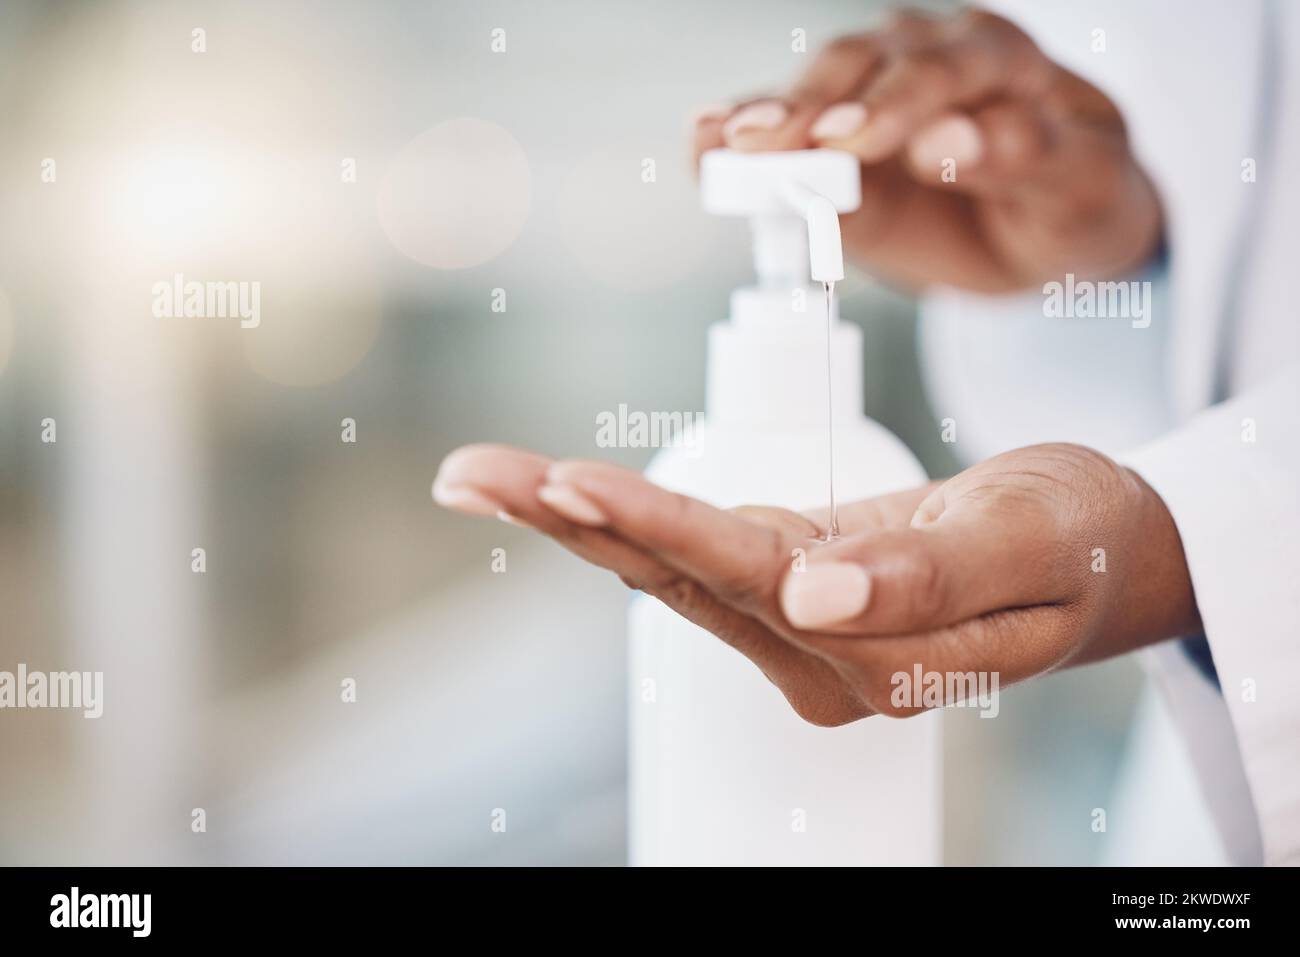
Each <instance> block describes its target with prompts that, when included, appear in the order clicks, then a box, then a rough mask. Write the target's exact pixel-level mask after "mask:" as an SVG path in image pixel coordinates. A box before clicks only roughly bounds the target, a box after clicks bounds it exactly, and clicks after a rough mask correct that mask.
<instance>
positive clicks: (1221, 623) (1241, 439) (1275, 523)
mask: <svg viewBox="0 0 1300 957" xmlns="http://www.w3.org/2000/svg"><path fill="white" fill-rule="evenodd" d="M1298 420H1300V365H1297V366H1293V367H1290V368H1289V369H1288V370H1287V371H1286V372H1284V373H1283V374H1282V375H1281V376H1279V377H1277V378H1276V379H1274V380H1271V381H1270V382H1268V383H1267V384H1265V385H1262V386H1260V387H1257V388H1255V389H1253V390H1251V391H1248V392H1244V393H1241V394H1239V395H1237V396H1235V397H1234V398H1232V399H1230V400H1228V401H1227V402H1224V403H1222V404H1220V405H1217V406H1214V407H1213V408H1210V409H1208V410H1206V411H1205V412H1203V413H1201V414H1200V415H1198V416H1196V417H1195V418H1193V419H1191V420H1190V421H1189V422H1188V423H1187V424H1186V425H1184V426H1183V427H1182V428H1180V429H1178V430H1176V431H1174V432H1171V433H1169V434H1167V435H1165V436H1163V437H1162V438H1160V439H1158V440H1156V441H1155V442H1152V443H1151V444H1149V445H1147V446H1144V447H1143V448H1141V449H1138V450H1137V451H1135V452H1132V453H1130V454H1128V455H1125V456H1122V457H1121V461H1123V462H1124V464H1126V465H1127V466H1129V467H1130V468H1132V469H1133V470H1134V471H1136V472H1137V473H1138V474H1139V475H1141V476H1142V477H1143V478H1144V479H1145V480H1146V481H1147V483H1148V484H1150V485H1151V486H1152V488H1154V489H1155V490H1156V492H1157V493H1158V494H1159V495H1160V496H1161V498H1162V499H1164V502H1165V505H1166V506H1167V507H1168V509H1169V511H1170V514H1171V515H1172V516H1173V518H1174V522H1175V523H1176V525H1177V526H1178V532H1179V535H1180V536H1181V537H1182V541H1183V550H1184V552H1185V553H1186V556H1187V565H1188V569H1189V570H1190V572H1191V578H1192V585H1193V587H1194V589H1195V591H1196V601H1197V604H1198V606H1199V607H1200V611H1201V620H1202V624H1203V625H1204V630H1205V635H1206V638H1207V639H1208V640H1209V645H1210V650H1211V653H1212V654H1213V657H1214V665H1215V669H1216V670H1217V671H1218V675H1219V683H1220V688H1221V689H1222V695H1223V697H1222V701H1223V705H1224V706H1225V707H1226V710H1227V713H1228V715H1229V716H1230V718H1231V729H1232V733H1233V737H1234V738H1235V742H1236V746H1237V749H1238V751H1239V752H1240V755H1241V765H1242V768H1243V769H1244V772H1245V778H1246V783H1247V784H1248V786H1249V793H1250V796H1251V800H1252V802H1253V804H1254V809H1255V815H1256V817H1257V819H1258V823H1259V836H1260V838H1261V839H1262V842H1263V848H1262V851H1263V859H1264V862H1265V863H1268V864H1283V863H1287V864H1300V694H1297V693H1296V687H1295V685H1296V682H1297V681H1298V680H1300V421H1298ZM1176 651H1177V649H1175V648H1173V647H1172V646H1170V647H1165V648H1163V649H1161V650H1160V652H1159V653H1158V654H1155V655H1152V656H1150V657H1149V659H1148V663H1149V664H1150V663H1155V664H1156V666H1157V671H1160V670H1163V671H1164V674H1163V675H1158V676H1157V680H1158V682H1159V683H1160V684H1161V686H1162V688H1163V689H1164V691H1165V692H1166V694H1168V695H1169V696H1170V697H1171V698H1173V699H1174V700H1172V701H1171V704H1172V705H1173V708H1172V711H1173V713H1174V714H1175V716H1176V718H1177V717H1178V716H1180V715H1182V716H1186V720H1183V721H1180V723H1181V724H1182V730H1183V732H1184V735H1185V736H1186V737H1187V738H1188V745H1189V748H1190V749H1191V750H1192V752H1193V760H1194V762H1195V760H1196V759H1195V752H1196V750H1197V749H1198V747H1200V746H1213V745H1214V744H1215V742H1214V741H1212V740H1208V738H1209V737H1212V735H1211V734H1210V733H1209V731H1208V730H1207V728H1206V725H1205V723H1204V722H1200V723H1199V724H1198V723H1197V719H1198V716H1203V712H1204V709H1205V707H1206V705H1205V687H1204V681H1203V679H1201V678H1200V676H1199V675H1198V674H1195V673H1194V672H1193V671H1192V670H1191V669H1188V668H1187V667H1186V661H1185V660H1184V661H1182V662H1180V661H1179V660H1178V655H1177V654H1176V653H1175V652H1176ZM1198 763H1199V762H1198ZM1211 790H1213V789H1211ZM1213 800H1214V799H1213V796H1211V802H1212V803H1213ZM1238 837H1241V839H1242V841H1246V840H1247V839H1246V838H1244V837H1242V836H1240V835H1239V836H1238ZM1229 842H1230V843H1232V842H1233V841H1232V838H1231V836H1229Z"/></svg>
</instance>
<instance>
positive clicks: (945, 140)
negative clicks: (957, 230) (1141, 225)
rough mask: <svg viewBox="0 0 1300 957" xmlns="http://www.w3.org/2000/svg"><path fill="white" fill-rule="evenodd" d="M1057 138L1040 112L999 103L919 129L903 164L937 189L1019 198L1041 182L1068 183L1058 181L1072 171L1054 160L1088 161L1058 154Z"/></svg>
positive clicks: (952, 114) (1013, 102)
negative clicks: (1048, 180)
mask: <svg viewBox="0 0 1300 957" xmlns="http://www.w3.org/2000/svg"><path fill="white" fill-rule="evenodd" d="M1057 139H1058V137H1057V135H1056V130H1055V128H1054V126H1053V124H1051V123H1050V121H1049V120H1048V119H1047V117H1046V116H1045V115H1044V113H1043V112H1042V110H1040V109H1038V108H1037V107H1036V106H1034V105H1032V104H1029V103H1026V102H1024V101H1019V100H1001V101H998V102H997V103H994V104H993V105H990V106H987V107H984V108H982V109H979V110H977V111H975V112H974V113H971V114H967V113H960V112H951V111H950V112H945V113H943V114H941V115H940V116H938V117H937V118H936V119H934V120H932V121H931V122H930V123H928V124H927V125H925V126H923V127H922V128H921V129H919V130H918V131H917V132H916V133H915V134H914V135H913V136H912V137H911V138H910V139H909V140H908V141H907V146H906V156H907V163H906V165H907V169H908V172H909V173H910V174H911V175H912V177H913V178H914V179H916V180H917V181H918V182H920V183H922V184H923V185H926V186H931V187H934V188H938V189H949V190H952V191H953V192H959V193H973V194H977V195H987V194H990V193H992V194H1010V193H1016V192H1021V193H1023V192H1025V191H1027V190H1028V189H1029V188H1030V187H1031V186H1032V185H1033V184H1034V183H1036V182H1041V181H1042V180H1043V178H1044V177H1050V181H1051V182H1053V183H1056V184H1057V185H1058V186H1059V184H1060V183H1061V182H1063V181H1068V180H1062V178H1061V177H1062V176H1069V175H1070V172H1071V171H1070V170H1069V169H1065V168H1062V166H1061V165H1060V163H1058V162H1056V161H1057V160H1058V159H1061V160H1068V161H1069V163H1070V165H1073V166H1077V165H1078V164H1079V163H1085V162H1087V160H1088V159H1089V157H1084V156H1077V155H1076V156H1065V155H1062V154H1060V153H1059V151H1058V150H1059V146H1058V143H1057ZM1049 161H1051V166H1050V168H1049V166H1048V164H1049ZM1074 172H1076V173H1083V172H1085V170H1084V169H1076V170H1074Z"/></svg>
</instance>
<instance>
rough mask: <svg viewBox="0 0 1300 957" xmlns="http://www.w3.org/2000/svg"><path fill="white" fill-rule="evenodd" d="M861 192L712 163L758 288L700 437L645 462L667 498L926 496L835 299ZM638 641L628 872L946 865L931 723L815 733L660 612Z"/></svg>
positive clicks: (704, 187) (790, 171) (722, 327)
mask: <svg viewBox="0 0 1300 957" xmlns="http://www.w3.org/2000/svg"><path fill="white" fill-rule="evenodd" d="M858 177H859V170H858V164H857V160H856V159H855V158H854V157H852V156H850V155H848V154H846V153H840V152H836V151H831V150H809V151H803V152H785V153H757V154H755V153H749V154H743V153H736V152H732V151H728V150H714V151H711V152H709V153H707V154H705V156H704V158H703V161H702V164H701V191H702V194H703V203H704V208H705V209H706V210H707V211H708V212H711V213H715V214H720V215H727V216H745V217H747V218H748V219H749V221H750V224H751V227H752V233H753V242H754V268H755V272H756V274H757V281H756V283H755V285H753V286H749V287H745V288H741V289H737V290H736V291H735V292H733V293H732V296H731V310H730V311H731V316H730V318H729V319H727V320H725V321H722V322H718V323H715V324H714V325H713V326H712V327H711V328H710V330H709V361H708V382H707V390H706V393H707V399H706V416H705V422H704V423H703V424H702V425H700V426H699V427H698V428H697V432H696V441H695V442H694V443H692V445H691V447H674V448H667V449H664V450H663V451H662V452H661V453H660V454H659V455H658V456H657V457H656V458H655V460H654V461H653V462H652V463H651V466H650V468H649V470H648V474H649V476H650V478H651V479H653V480H654V481H656V482H658V483H659V484H660V485H663V486H665V487H667V488H671V489H674V490H676V491H680V492H684V493H686V494H689V495H693V496H695V497H696V498H700V499H703V500H704V501H707V502H711V503H713V504H714V505H717V506H719V507H723V508H727V507H732V506H736V505H743V504H759V505H781V506H785V507H787V508H792V509H799V510H802V509H808V508H816V507H822V506H825V505H827V504H830V503H833V502H834V501H835V499H836V493H837V492H838V493H839V495H840V497H842V498H844V500H846V501H851V500H854V499H858V498H865V497H869V496H873V495H880V494H884V493H886V492H890V491H895V490H897V489H902V488H908V487H912V486H915V485H919V484H921V483H922V482H924V481H925V473H924V471H923V470H922V469H921V467H920V465H919V463H918V462H917V461H916V459H915V457H914V456H913V455H912V454H911V453H910V452H909V451H908V450H907V448H906V447H905V446H904V445H903V444H902V443H901V442H899V440H898V439H897V438H895V437H894V436H893V435H891V434H890V433H889V432H888V431H886V430H885V429H884V428H882V427H881V426H880V425H878V424H876V423H874V422H872V421H871V420H869V419H867V418H866V417H865V416H864V415H863V412H862V339H861V332H860V331H859V329H858V328H857V327H856V326H854V325H852V324H850V323H845V322H841V321H839V318H838V314H837V309H836V303H835V300H834V296H833V290H834V284H835V283H836V282H838V281H839V280H841V279H843V276H844V273H843V268H844V267H843V256H842V252H841V248H840V232H839V216H838V214H839V213H843V212H849V211H851V210H853V209H856V208H857V206H858V203H859V202H860V196H859V178H858ZM814 282H815V283H816V285H814V284H813V283H814ZM823 312H824V314H825V316H826V323H825V327H824V329H823V327H822V323H821V322H820V321H819V319H820V316H821V314H822V313H823ZM828 420H829V423H830V427H829V429H828ZM828 431H829V433H830V435H829V436H828V435H827V433H828ZM823 436H826V437H827V439H829V440H830V441H828V442H827V444H825V445H823V444H822V443H823V442H824V441H826V439H824V438H823ZM823 462H827V463H829V466H830V471H831V476H830V478H831V488H830V496H829V498H830V503H828V496H827V482H826V476H825V474H824V472H823V469H822V468H821V467H819V465H818V463H823ZM837 478H838V480H839V481H838V482H836V481H835V480H836V479H837ZM829 532H830V537H834V535H835V534H836V513H835V511H834V509H833V510H832V518H831V524H830V529H829ZM810 544H814V545H815V543H810ZM795 559H796V556H791V561H792V562H793V561H795ZM629 631H630V649H629V655H630V681H631V689H630V690H631V693H630V696H629V697H630V702H631V704H630V707H631V714H630V716H629V718H630V721H629V723H630V737H631V741H630V746H631V757H630V789H631V794H630V806H631V807H630V810H631V825H630V843H631V856H632V862H633V863H634V864H643V865H654V864H849V865H851V864H937V863H939V859H940V831H939V827H940V805H939V786H940V776H939V760H940V738H939V724H938V719H939V716H938V715H937V714H932V715H925V716H922V717H917V718H911V719H908V720H906V721H892V720H888V719H885V718H870V719H867V720H865V721H858V722H855V723H853V724H850V725H845V726H843V727H840V728H818V727H814V726H812V725H810V724H807V723H806V722H804V721H803V720H802V719H801V718H800V717H799V716H798V715H796V714H795V713H794V711H793V710H792V709H791V708H790V706H789V704H788V703H787V702H786V700H785V698H784V696H783V695H782V694H781V693H780V691H778V690H777V689H776V687H775V686H774V685H772V684H771V683H770V682H769V681H768V680H767V678H766V677H765V676H764V675H763V674H762V673H761V672H760V671H759V670H758V669H757V668H756V667H755V666H754V665H753V664H752V663H750V662H749V660H748V659H746V658H745V657H743V656H742V655H741V654H740V653H739V652H737V651H735V650H734V649H732V648H730V647H729V646H727V645H726V644H725V643H723V642H722V641H720V640H719V639H718V638H716V637H714V636H713V635H710V634H708V633H707V632H705V631H703V630H702V629H700V628H699V627H697V626H695V625H693V624H691V623H690V622H688V621H686V620H685V619H683V618H681V617H680V616H678V615H677V614H675V613H674V612H672V611H671V610H669V609H668V608H667V607H666V606H665V605H663V604H661V603H660V602H658V601H657V600H655V599H653V598H650V597H648V596H645V595H638V596H636V597H635V598H634V599H633V601H632V604H631V607H630V609H629ZM846 640H848V639H846Z"/></svg>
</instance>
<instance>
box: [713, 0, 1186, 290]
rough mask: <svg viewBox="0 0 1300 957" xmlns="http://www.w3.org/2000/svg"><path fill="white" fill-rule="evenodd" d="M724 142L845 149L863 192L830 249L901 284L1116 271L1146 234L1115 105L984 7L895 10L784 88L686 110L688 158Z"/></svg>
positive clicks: (1151, 218)
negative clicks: (691, 125) (886, 22)
mask: <svg viewBox="0 0 1300 957" xmlns="http://www.w3.org/2000/svg"><path fill="white" fill-rule="evenodd" d="M724 145H725V146H729V147H732V148H734V149H739V150H792V149H807V148H811V147H816V146H826V147H832V148H835V149H843V150H848V151H850V152H852V153H856V154H857V155H858V157H860V158H861V160H862V191H863V202H862V208H861V209H860V210H858V211H857V212H856V213H853V214H851V215H848V216H845V217H844V218H843V229H844V242H845V248H846V250H847V251H848V252H849V254H850V255H852V256H853V257H855V258H857V259H859V260H860V261H861V262H862V263H863V265H865V266H866V267H867V268H869V269H871V270H873V271H875V272H877V273H879V274H880V275H881V276H882V277H883V278H885V279H887V280H891V281H894V282H896V283H899V284H901V285H904V286H907V287H911V288H920V287H924V286H928V285H931V284H935V283H939V284H944V285H950V286H956V287H959V288H964V289H971V290H976V291H981V292H1004V291H1011V290H1017V289H1024V288H1029V287H1032V286H1037V285H1041V284H1042V283H1043V282H1046V281H1048V280H1051V279H1060V278H1061V277H1062V276H1063V275H1064V274H1065V273H1066V272H1073V273H1075V274H1076V275H1079V276H1080V277H1081V278H1082V277H1090V278H1105V277H1107V276H1114V275H1122V274H1125V273H1128V272H1131V271H1133V270H1135V269H1137V268H1139V267H1140V266H1142V265H1143V264H1144V263H1145V262H1146V261H1147V260H1148V259H1149V258H1150V257H1151V256H1152V255H1153V253H1154V252H1155V250H1156V248H1157V246H1158V244H1159V239H1160V235H1161V230H1162V225H1161V223H1162V217H1161V212H1160V204H1159V201H1158V199H1157V196H1156V192H1155V189H1154V188H1153V187H1152V185H1151V182H1150V180H1148V178H1147V177H1146V175H1145V174H1144V173H1143V172H1142V170H1141V169H1140V168H1139V167H1138V164H1137V162H1136V161H1135V160H1134V158H1133V155H1132V153H1131V152H1130V150H1129V146H1128V139H1127V136H1126V134H1125V130H1124V122H1123V120H1122V118H1121V117H1120V114H1119V111H1118V110H1117V109H1116V108H1115V106H1114V105H1113V104H1112V103H1111V102H1110V101H1109V100H1108V99H1107V98H1106V97H1105V96H1104V95H1103V94H1102V93H1101V92H1100V91H1098V90H1097V89H1096V88H1094V87H1092V86H1091V85H1089V84H1088V83H1086V82H1085V81H1084V80H1082V79H1080V78H1079V77H1077V76H1075V75H1073V74H1072V73H1069V72H1067V71H1066V70H1064V69H1062V68H1061V67H1059V66H1057V65H1056V64H1055V63H1053V62H1052V61H1051V60H1049V59H1048V58H1047V57H1046V56H1045V55H1044V54H1043V53H1042V52H1041V51H1040V50H1039V49H1038V48H1037V47H1035V46H1034V44H1033V42H1032V41H1031V40H1030V39H1029V38H1028V37H1027V36H1026V35H1025V34H1024V33H1023V32H1021V31H1020V30H1019V29H1018V28H1017V27H1015V26H1013V25H1012V24H1011V23H1010V22H1008V21H1007V20H1004V19H1002V18H1000V17H996V16H994V15H992V14H990V13H986V12H983V11H966V12H964V13H961V14H959V15H957V16H954V17H946V18H941V19H934V18H930V17H927V16H922V15H919V14H915V13H905V14H902V15H900V16H898V17H897V18H896V19H895V20H894V21H893V22H892V24H891V25H890V26H888V27H886V28H885V29H883V30H879V31H877V32H873V33H865V34H860V35H856V36H848V37H843V38H841V39H839V40H836V41H835V42H834V43H832V44H831V45H830V46H829V47H828V48H827V49H826V50H824V51H823V52H822V53H821V54H820V55H819V56H818V57H817V58H816V60H814V61H813V64H812V66H811V67H810V68H809V70H808V71H807V72H806V73H805V74H804V76H803V77H802V79H800V81H799V82H798V83H796V84H795V86H794V87H793V88H792V89H791V90H789V91H788V92H787V93H785V94H784V95H782V96H780V97H768V98H762V99H758V100H750V101H748V102H746V103H742V104H739V105H738V106H736V107H727V108H722V109H715V110H712V111H706V112H703V113H701V114H700V115H699V117H698V118H697V119H696V121H695V152H696V158H697V160H698V157H699V154H700V153H702V152H703V151H704V150H707V149H712V148H714V147H719V146H724ZM945 160H951V161H953V162H954V164H955V165H954V167H953V170H952V171H953V172H954V173H955V179H954V180H953V181H952V182H948V181H946V178H945V177H944V176H943V175H942V174H943V172H944V163H945Z"/></svg>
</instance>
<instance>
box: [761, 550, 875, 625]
mask: <svg viewBox="0 0 1300 957" xmlns="http://www.w3.org/2000/svg"><path fill="white" fill-rule="evenodd" d="M870 597H871V579H870V578H869V577H868V576H867V573H866V571H865V570H864V569H862V568H861V567H859V566H857V565H851V564H849V563H848V562H826V563H823V564H812V565H809V566H808V567H807V568H805V569H804V570H803V571H801V572H791V573H790V574H788V575H786V576H785V583H784V584H783V585H782V586H781V609H782V610H783V611H784V612H785V617H786V618H787V619H789V621H790V624H792V625H794V626H795V627H796V628H824V627H825V626H827V625H834V624H837V623H838V622H842V621H847V620H848V619H850V618H853V617H855V616H857V615H860V614H862V613H863V612H864V611H866V608H867V600H868V599H869V598H870Z"/></svg>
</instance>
